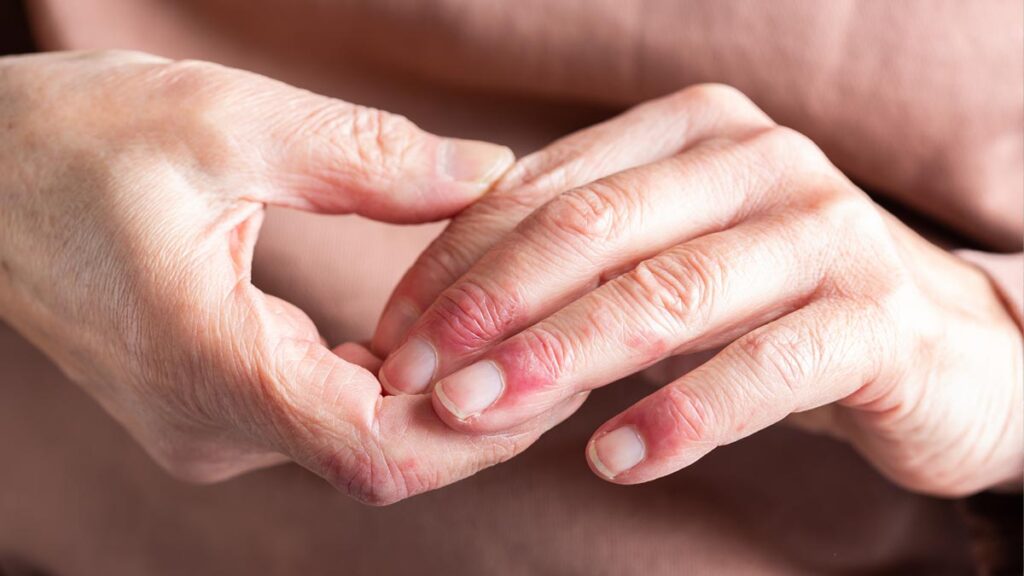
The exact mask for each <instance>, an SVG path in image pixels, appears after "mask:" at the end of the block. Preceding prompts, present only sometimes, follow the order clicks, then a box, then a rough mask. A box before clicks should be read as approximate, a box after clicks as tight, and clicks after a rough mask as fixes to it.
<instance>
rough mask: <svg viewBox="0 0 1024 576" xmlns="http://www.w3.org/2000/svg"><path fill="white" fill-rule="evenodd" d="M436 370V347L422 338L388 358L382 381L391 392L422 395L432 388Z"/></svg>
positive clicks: (415, 339) (412, 341) (406, 344)
mask: <svg viewBox="0 0 1024 576" xmlns="http://www.w3.org/2000/svg"><path fill="white" fill-rule="evenodd" d="M436 368H437V353H436V352H434V347H433V346H431V345H430V344H428V343H427V342H426V341H425V340H423V339H422V338H413V339H412V340H409V341H408V342H406V343H405V344H404V345H402V347H401V348H399V349H398V350H397V351H396V352H395V353H394V354H392V355H391V357H390V358H388V360H387V363H386V365H385V367H384V368H383V369H382V370H381V379H382V380H384V384H385V386H386V387H387V388H388V389H389V390H390V391H397V392H401V393H404V394H421V393H423V392H425V391H426V390H427V387H429V386H430V381H431V380H433V379H434V370H435V369H436Z"/></svg>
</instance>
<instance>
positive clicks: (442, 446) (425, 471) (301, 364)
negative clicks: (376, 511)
mask: <svg viewBox="0 0 1024 576" xmlns="http://www.w3.org/2000/svg"><path fill="white" fill-rule="evenodd" d="M267 374H268V376H269V378H271V379H272V381H273V384H272V385H271V386H270V389H271V390H273V394H275V395H280V398H279V400H278V401H276V402H271V403H268V404H267V405H269V406H275V405H276V406H287V409H286V410H282V409H276V410H271V411H270V414H269V420H270V421H269V423H268V425H267V426H266V427H265V428H264V430H265V431H268V436H267V437H268V439H269V441H270V443H271V445H272V446H274V447H275V448H277V449H278V450H280V451H281V452H283V453H285V454H287V455H289V456H290V457H291V458H293V459H294V460H295V461H297V462H299V463H300V464H302V465H303V466H305V467H307V468H309V469H310V470H312V471H313V472H315V473H317V474H318V475H320V476H322V477H324V478H325V479H327V480H328V481H329V482H331V483H332V484H333V485H334V486H335V487H337V488H338V489H339V490H341V491H343V492H345V493H347V494H349V495H350V496H353V497H355V498H357V499H360V500H362V501H364V502H368V503H371V504H388V503H392V502H395V501H398V500H401V499H404V498H406V497H409V496H412V495H415V494H418V493H421V492H425V491H428V490H432V489H435V488H439V487H441V486H444V485H447V484H450V483H452V482H454V481H456V480H459V479H461V478H464V477H466V476H469V475H471V474H473V473H475V472H477V471H479V470H480V469H482V468H486V467H488V466H492V465H494V464H497V463H499V462H501V461H504V460H506V459H508V458H511V457H512V456H514V455H515V454H517V453H519V452H520V451H522V450H523V449H525V448H526V447H527V446H529V445H530V444H531V443H533V442H534V441H535V440H536V439H537V438H538V437H540V435H541V434H543V433H544V432H545V431H546V430H548V429H550V428H552V427H553V426H555V425H557V424H558V423H559V422H561V421H562V420H563V419H565V418H566V417H568V416H569V415H570V414H571V413H572V412H574V411H575V410H576V409H577V408H578V407H579V405H580V404H581V403H582V401H583V396H582V395H581V396H577V397H574V398H571V399H569V400H568V401H567V402H566V403H564V404H562V405H560V406H558V407H557V408H556V409H555V410H552V411H551V412H550V413H548V414H545V415H543V416H542V417H541V418H538V419H536V420H534V421H531V422H529V423H526V424H525V425H524V426H522V427H520V428H517V429H515V430H510V431H509V432H508V433H505V434H501V435H494V436H489V437H471V436H467V435H464V434H460V433H458V432H456V431H454V430H452V429H450V428H448V427H447V426H445V425H444V424H443V423H442V422H441V421H440V420H438V419H437V417H436V415H435V414H434V412H433V409H432V408H431V406H430V400H429V398H427V397H425V396H403V397H393V396H390V397H381V395H380V392H381V389H380V387H379V385H378V383H377V381H376V379H374V378H373V376H372V375H371V374H370V373H369V372H367V371H366V370H364V369H362V368H360V367H358V366H355V365H352V364H349V363H347V362H344V361H343V360H341V359H340V358H338V357H336V356H334V355H333V354H331V353H330V352H329V351H327V350H326V349H324V348H322V347H319V346H317V345H315V344H312V343H309V342H298V341H289V342H283V343H282V345H281V346H279V347H278V348H277V350H276V352H275V354H274V361H273V362H272V363H271V364H270V365H269V369H268V372H267Z"/></svg>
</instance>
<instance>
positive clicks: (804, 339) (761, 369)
mask: <svg viewBox="0 0 1024 576" xmlns="http://www.w3.org/2000/svg"><path fill="white" fill-rule="evenodd" d="M736 345H737V350H738V352H739V354H740V356H741V358H742V359H743V360H744V361H745V362H746V363H747V365H748V366H749V367H750V369H751V371H752V372H753V373H754V374H755V375H756V377H757V378H758V380H759V381H760V382H761V383H762V384H767V383H769V382H770V383H772V384H782V385H784V386H786V387H787V388H790V389H791V390H793V391H794V392H795V390H796V388H797V387H798V386H801V385H803V384H804V383H805V382H806V381H807V380H808V378H809V377H810V376H811V375H812V374H813V370H814V368H815V366H817V365H818V363H819V358H818V356H819V354H818V353H817V350H818V344H817V342H815V341H814V339H813V338H812V337H811V336H810V335H809V334H808V333H805V332H803V331H798V330H793V329H789V328H781V327H773V328H772V329H770V330H760V331H756V332H752V333H750V334H748V335H747V336H744V337H743V338H741V339H740V340H738V341H737V343H736ZM766 387H767V386H766Z"/></svg>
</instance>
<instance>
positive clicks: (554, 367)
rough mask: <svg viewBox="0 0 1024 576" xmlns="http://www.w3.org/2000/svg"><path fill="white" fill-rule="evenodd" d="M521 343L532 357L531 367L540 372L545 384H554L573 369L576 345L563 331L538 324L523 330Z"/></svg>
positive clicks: (528, 355) (532, 369)
mask: <svg viewBox="0 0 1024 576" xmlns="http://www.w3.org/2000/svg"><path fill="white" fill-rule="evenodd" d="M519 341H520V343H521V345H522V346H523V347H524V348H525V350H526V353H527V357H528V358H529V359H530V364H531V365H530V369H531V371H532V372H534V373H539V374H540V375H541V377H542V380H543V382H544V383H545V384H547V385H549V386H553V385H554V384H555V383H557V382H558V380H559V378H561V376H562V375H563V374H566V373H568V372H570V371H571V366H572V363H573V359H574V357H575V355H574V352H573V351H574V350H576V348H577V347H576V346H575V345H574V343H573V342H571V341H570V339H569V338H568V337H567V336H566V335H565V334H564V333H562V332H561V331H558V330H555V329H552V328H549V327H542V326H537V327H535V328H533V329H531V330H527V331H526V332H523V333H522V335H521V336H520V340H519Z"/></svg>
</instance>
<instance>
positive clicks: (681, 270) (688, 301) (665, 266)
mask: <svg viewBox="0 0 1024 576" xmlns="http://www.w3.org/2000/svg"><path fill="white" fill-rule="evenodd" d="M676 256H677V257H676V258H671V259H668V258H654V259H651V260H646V261H644V262H641V263H640V264H638V265H637V267H636V268H635V269H634V270H633V272H632V273H631V274H630V276H629V279H630V280H632V285H634V286H636V289H637V291H638V297H639V298H640V299H642V300H643V301H644V302H646V303H647V304H648V305H649V306H650V307H651V308H652V310H653V311H655V312H656V313H660V315H661V316H662V317H664V318H665V319H666V320H668V321H669V322H670V323H671V326H673V327H675V326H679V325H682V324H686V323H694V322H696V323H700V322H702V321H704V320H706V319H707V318H708V317H709V316H710V314H711V308H712V306H713V305H714V296H713V294H714V292H715V290H716V289H717V287H718V286H720V285H721V284H722V283H723V282H724V281H725V280H724V275H725V271H724V270H723V269H722V267H721V266H720V265H719V264H718V263H717V262H716V261H715V260H714V259H713V258H710V257H708V256H706V255H705V254H703V253H701V252H697V251H687V252H685V253H679V254H677V255H676Z"/></svg>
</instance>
